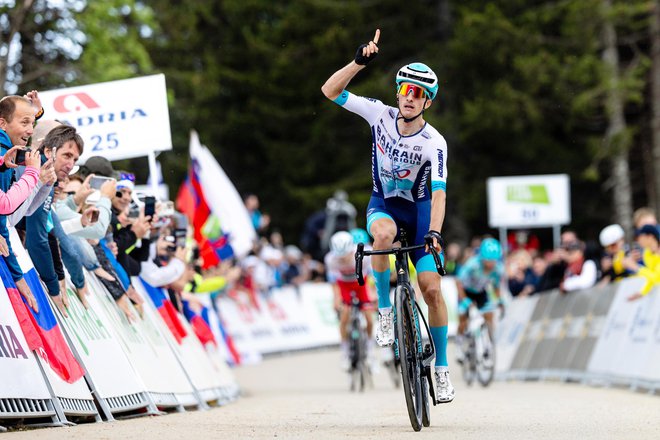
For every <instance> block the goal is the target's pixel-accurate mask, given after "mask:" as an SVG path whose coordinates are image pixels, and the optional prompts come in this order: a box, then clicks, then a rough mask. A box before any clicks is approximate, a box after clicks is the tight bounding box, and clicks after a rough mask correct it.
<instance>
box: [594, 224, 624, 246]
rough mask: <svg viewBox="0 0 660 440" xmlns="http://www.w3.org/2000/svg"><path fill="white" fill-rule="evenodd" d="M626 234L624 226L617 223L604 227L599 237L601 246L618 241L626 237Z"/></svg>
mask: <svg viewBox="0 0 660 440" xmlns="http://www.w3.org/2000/svg"><path fill="white" fill-rule="evenodd" d="M625 235H626V233H625V232H624V231H623V228H622V227H621V226H619V225H617V224H614V225H609V226H606V227H604V228H603V230H602V231H600V235H599V236H598V238H599V240H600V244H601V246H603V247H605V246H609V245H611V244H614V243H616V242H617V241H619V240H621V239H622V238H623V237H625Z"/></svg>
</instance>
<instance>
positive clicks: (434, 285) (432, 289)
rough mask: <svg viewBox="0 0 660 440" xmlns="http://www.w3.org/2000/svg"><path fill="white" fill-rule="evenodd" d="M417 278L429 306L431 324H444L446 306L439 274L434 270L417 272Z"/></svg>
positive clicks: (445, 320)
mask: <svg viewBox="0 0 660 440" xmlns="http://www.w3.org/2000/svg"><path fill="white" fill-rule="evenodd" d="M417 278H418V281H419V287H420V290H421V291H422V295H423V296H424V302H426V305H427V306H428V308H429V317H430V319H431V321H432V323H431V325H446V324H447V306H446V305H445V300H444V298H443V297H442V291H441V290H440V275H438V274H437V273H435V272H419V273H418V275H417ZM436 319H437V320H439V321H440V322H438V321H436Z"/></svg>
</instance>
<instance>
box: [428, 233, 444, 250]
mask: <svg viewBox="0 0 660 440" xmlns="http://www.w3.org/2000/svg"><path fill="white" fill-rule="evenodd" d="M434 238H435V239H436V241H437V242H438V244H439V245H440V247H441V248H442V249H444V248H445V241H444V240H443V239H442V235H440V233H439V232H438V231H434V230H433V229H431V230H430V231H429V232H427V233H426V235H425V236H424V242H425V243H426V244H428V245H432V244H433V239H434Z"/></svg>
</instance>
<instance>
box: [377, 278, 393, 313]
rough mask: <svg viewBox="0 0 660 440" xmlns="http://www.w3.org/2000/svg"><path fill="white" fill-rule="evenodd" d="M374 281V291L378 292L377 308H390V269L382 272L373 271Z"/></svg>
mask: <svg viewBox="0 0 660 440" xmlns="http://www.w3.org/2000/svg"><path fill="white" fill-rule="evenodd" d="M374 279H375V280H376V291H377V292H378V308H379V309H384V308H392V300H390V269H389V268H387V269H385V271H384V272H376V271H375V270H374Z"/></svg>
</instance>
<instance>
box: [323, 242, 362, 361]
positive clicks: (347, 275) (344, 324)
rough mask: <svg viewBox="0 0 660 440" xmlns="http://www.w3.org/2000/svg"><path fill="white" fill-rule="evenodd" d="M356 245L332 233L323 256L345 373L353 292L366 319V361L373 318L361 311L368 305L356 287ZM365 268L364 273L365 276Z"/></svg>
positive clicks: (358, 286)
mask: <svg viewBox="0 0 660 440" xmlns="http://www.w3.org/2000/svg"><path fill="white" fill-rule="evenodd" d="M356 246H357V245H356V243H355V240H354V238H353V235H352V234H351V233H349V232H346V231H339V232H335V233H334V234H333V235H332V237H331V238H330V252H328V253H327V254H326V256H325V267H326V274H327V275H326V276H327V278H328V281H329V282H330V283H332V286H333V289H334V291H335V309H337V310H339V335H340V337H341V356H342V359H341V365H342V369H344V370H348V369H349V367H350V364H351V361H350V353H349V339H348V336H349V335H348V320H349V316H350V311H351V302H352V297H351V293H352V292H355V294H356V295H357V298H358V300H359V301H360V309H361V310H362V313H363V315H364V318H365V320H366V332H367V335H369V339H368V341H367V359H371V352H372V351H373V350H372V347H373V340H372V338H371V335H372V334H373V333H372V331H373V317H372V314H371V313H365V311H366V310H365V309H367V310H368V307H369V306H370V304H371V298H370V295H369V292H368V290H367V286H366V285H365V286H360V285H359V284H358V282H357V280H356V279H355V257H354V255H355V249H356ZM369 272H370V271H369V267H368V266H367V267H366V270H365V273H367V274H368V273H369Z"/></svg>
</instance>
